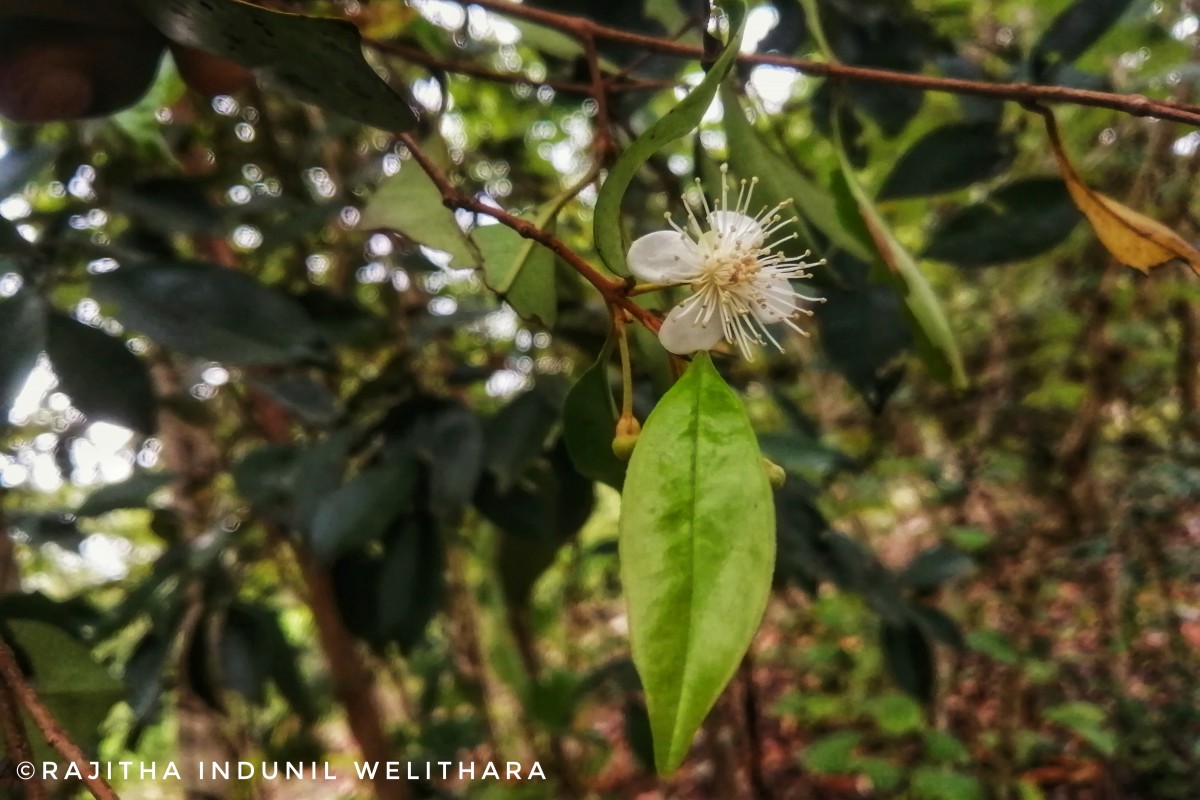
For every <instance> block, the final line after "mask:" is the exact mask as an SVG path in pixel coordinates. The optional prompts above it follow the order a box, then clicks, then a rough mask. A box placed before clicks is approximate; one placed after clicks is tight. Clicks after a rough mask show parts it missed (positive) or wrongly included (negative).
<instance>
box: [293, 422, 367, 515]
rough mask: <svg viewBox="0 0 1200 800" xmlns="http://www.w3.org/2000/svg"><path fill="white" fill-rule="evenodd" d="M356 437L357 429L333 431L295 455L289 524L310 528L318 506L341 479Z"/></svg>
mask: <svg viewBox="0 0 1200 800" xmlns="http://www.w3.org/2000/svg"><path fill="white" fill-rule="evenodd" d="M357 438H358V434H357V432H356V431H353V430H343V431H336V432H335V433H331V434H330V435H329V436H326V437H325V439H323V440H322V441H320V442H318V443H317V444H315V445H313V446H312V447H310V448H309V449H308V450H306V451H304V452H303V453H301V454H300V455H299V456H298V457H297V458H296V472H295V477H294V478H292V489H293V497H294V499H295V503H294V511H293V514H294V516H293V518H292V520H293V521H292V524H293V526H294V527H295V528H296V529H297V530H300V531H305V532H307V531H311V530H312V526H313V520H314V518H315V517H316V514H317V509H318V507H319V506H320V505H321V503H322V502H324V500H325V498H326V497H327V496H328V495H329V494H330V493H331V492H333V491H334V490H335V489H336V488H337V487H338V485H339V484H341V482H342V475H344V474H345V471H346V458H347V456H348V455H349V453H350V449H351V447H353V445H354V442H355V440H356V439H357Z"/></svg>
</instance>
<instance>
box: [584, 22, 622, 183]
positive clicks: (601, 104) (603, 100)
mask: <svg viewBox="0 0 1200 800" xmlns="http://www.w3.org/2000/svg"><path fill="white" fill-rule="evenodd" d="M583 55H584V58H585V59H586V60H587V65H588V74H589V75H590V76H591V79H592V101H593V102H595V104H596V135H595V150H596V163H597V164H601V165H604V166H608V164H609V163H610V162H611V161H612V159H613V158H615V157H616V155H617V149H616V143H615V142H613V137H612V126H611V125H610V124H609V120H608V92H607V91H606V90H605V80H604V70H603V69H601V68H600V51H599V50H598V49H597V48H596V39H595V37H593V36H589V37H587V38H586V39H584V40H583Z"/></svg>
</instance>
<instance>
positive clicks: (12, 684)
mask: <svg viewBox="0 0 1200 800" xmlns="http://www.w3.org/2000/svg"><path fill="white" fill-rule="evenodd" d="M0 677H2V678H4V681H5V683H7V684H8V686H7V688H8V689H9V690H10V691H11V692H12V694H13V695H14V696H15V697H16V698H17V700H19V701H20V703H21V705H23V706H25V710H26V711H28V712H29V716H30V717H32V718H33V721H34V723H35V724H36V725H37V726H38V729H39V730H41V732H42V736H43V737H45V739H46V744H48V745H50V746H51V747H53V748H54V750H55V751H56V752H57V753H58V754H59V755H61V756H62V757H63V758H65V759H66V760H67V761H70V762H71V763H72V764H74V765H75V767H76V769H78V770H79V775H80V777H81V778H82V780H83V783H84V785H86V786H87V788H88V791H90V792H91V793H92V796H93V797H95V798H96V800H120V798H118V797H117V793H116V792H114V791H113V788H112V787H111V786H109V785H108V782H107V781H105V780H104V778H101V777H100V775H99V773H98V772H97V773H96V775H95V776H93V775H92V768H91V765H90V763H89V759H88V757H87V756H86V755H85V754H84V752H83V750H82V749H80V747H79V745H77V744H75V742H74V741H73V740H72V739H71V737H70V736H69V735H68V734H67V732H66V730H64V729H63V727H62V725H60V724H59V723H58V720H57V719H55V718H54V714H53V713H51V711H50V709H49V708H47V707H46V705H45V704H44V703H43V702H42V699H41V698H40V697H38V695H37V692H36V691H34V688H33V687H32V686H30V685H29V681H27V680H25V676H24V675H23V674H21V667H20V666H19V665H18V664H17V654H16V653H14V652H13V651H12V648H11V647H9V646H8V642H6V641H4V639H3V638H0Z"/></svg>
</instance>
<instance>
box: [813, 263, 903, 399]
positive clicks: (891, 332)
mask: <svg viewBox="0 0 1200 800" xmlns="http://www.w3.org/2000/svg"><path fill="white" fill-rule="evenodd" d="M835 263H836V264H837V267H838V275H839V276H841V277H843V278H844V279H845V283H846V285H845V286H844V287H830V288H828V289H826V290H825V292H824V294H825V300H826V302H825V303H823V304H821V305H818V306H815V307H814V309H813V310H814V311H815V312H816V314H817V320H818V322H819V323H820V326H821V348H822V349H823V350H824V351H825V355H826V356H828V358H829V360H830V361H831V362H832V363H833V366H834V367H835V368H836V369H837V371H838V372H840V373H841V374H842V375H843V376H845V378H846V380H847V381H849V382H850V385H851V386H853V387H854V388H855V389H857V390H858V391H859V393H860V394H862V396H863V399H864V400H865V401H866V403H867V405H868V407H870V409H871V410H872V411H873V412H875V413H877V414H878V413H879V412H881V411H882V410H883V408H884V406H885V405H886V404H887V401H888V399H889V398H890V397H891V395H892V392H894V391H895V390H896V389H897V388H898V387H899V385H900V379H901V378H902V376H903V365H902V363H901V362H900V360H899V359H900V356H902V355H903V354H904V353H905V352H906V351H907V350H908V348H909V347H910V346H911V345H912V333H911V330H910V328H909V324H908V319H907V317H906V316H905V314H904V304H903V303H902V302H901V301H900V297H899V296H898V295H897V293H896V290H895V289H893V288H892V287H891V286H880V285H879V284H873V283H870V282H869V281H868V280H867V272H868V267H867V265H865V264H863V263H862V262H860V261H856V260H853V259H850V258H849V257H847V256H843V257H841V258H838V259H837V261H836V262H835Z"/></svg>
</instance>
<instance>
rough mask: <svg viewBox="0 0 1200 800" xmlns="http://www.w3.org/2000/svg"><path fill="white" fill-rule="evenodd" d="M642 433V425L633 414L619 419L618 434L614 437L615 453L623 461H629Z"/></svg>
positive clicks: (613, 446)
mask: <svg viewBox="0 0 1200 800" xmlns="http://www.w3.org/2000/svg"><path fill="white" fill-rule="evenodd" d="M641 433H642V425H641V423H640V422H638V421H637V419H635V418H634V417H633V416H623V417H621V418H620V419H618V420H617V431H616V436H614V437H613V442H612V451H613V455H615V456H616V457H617V458H619V459H621V460H622V461H628V460H629V457H630V456H632V455H633V448H634V446H635V445H636V444H637V440H638V436H639V435H641Z"/></svg>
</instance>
